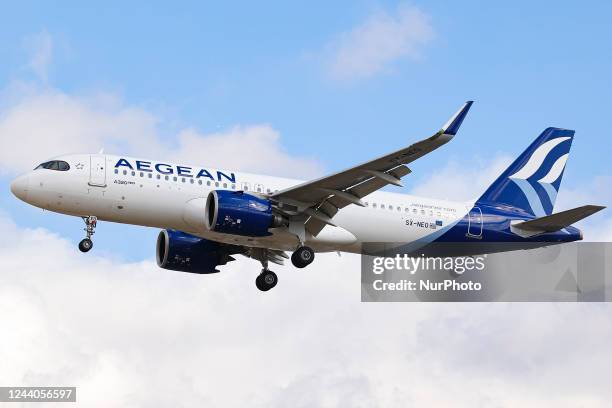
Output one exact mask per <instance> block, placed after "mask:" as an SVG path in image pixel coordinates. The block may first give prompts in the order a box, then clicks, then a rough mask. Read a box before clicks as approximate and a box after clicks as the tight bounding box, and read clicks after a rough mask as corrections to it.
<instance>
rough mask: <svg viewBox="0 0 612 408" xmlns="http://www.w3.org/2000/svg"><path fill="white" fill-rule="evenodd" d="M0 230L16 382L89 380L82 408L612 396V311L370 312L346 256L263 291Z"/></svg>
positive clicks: (2, 304)
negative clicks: (611, 379)
mask: <svg viewBox="0 0 612 408" xmlns="http://www.w3.org/2000/svg"><path fill="white" fill-rule="evenodd" d="M0 229H2V231H3V234H2V235H0V258H1V259H3V262H2V266H1V267H0V272H1V273H0V315H2V316H3V318H2V324H3V331H2V332H3V335H2V336H0V361H2V365H0V383H2V384H18V385H40V384H46V385H74V386H77V387H78V392H77V398H78V405H79V406H87V407H98V406H99V407H115V406H133V407H145V406H146V407H155V406H168V405H172V406H194V405H206V406H223V407H242V406H245V405H248V406H254V407H264V406H265V407H269V406H272V407H284V406H287V405H291V406H295V407H312V406H317V407H343V406H355V407H375V406H380V407H405V406H412V405H429V406H448V405H453V406H458V407H468V406H469V407H472V406H490V405H496V406H516V405H521V406H528V407H529V406H542V405H549V404H550V403H555V405H558V406H568V407H569V406H576V405H593V406H605V404H606V401H608V400H609V399H610V398H612V393H611V391H610V389H609V387H608V383H607V382H606V378H607V376H606V373H607V371H608V367H607V366H606V361H609V360H610V358H612V351H611V350H610V348H609V347H608V343H609V341H608V339H609V338H610V337H611V336H612V326H610V325H609V324H607V322H608V320H609V319H608V316H609V313H610V310H609V309H610V308H609V305H608V304H567V305H556V304H532V303H527V304H506V303H500V304H482V305H481V304H458V305H453V306H452V307H449V305H448V304H423V303H410V304H407V303H400V304H394V303H387V304H368V303H361V302H360V301H359V299H360V294H359V291H360V279H359V265H360V261H359V257H358V256H354V255H343V256H342V258H339V257H337V256H336V255H334V254H317V260H316V261H315V263H314V264H313V265H311V266H310V267H309V268H308V269H306V270H296V269H294V268H291V267H276V268H275V270H276V271H277V273H278V274H279V278H280V280H279V285H278V286H277V287H276V288H275V289H274V290H272V291H270V292H267V293H261V292H259V291H257V290H256V289H255V287H254V282H253V281H254V278H255V276H256V274H257V273H258V270H259V268H258V265H257V263H256V262H254V261H251V260H246V259H242V258H241V260H239V261H237V262H233V263H230V264H228V265H227V266H225V267H223V271H222V272H221V273H219V274H214V275H204V276H201V275H192V274H185V273H178V272H172V271H166V270H161V269H159V268H157V267H156V266H155V265H154V263H153V262H151V261H149V260H145V261H142V262H133V263H123V262H119V261H113V260H109V259H107V258H103V257H99V256H97V255H96V253H95V252H92V253H89V254H81V253H79V252H78V251H77V250H76V249H75V248H74V245H72V244H71V243H69V242H67V241H66V240H64V239H63V238H61V237H59V236H57V235H55V234H52V233H50V232H48V231H46V230H44V229H22V228H19V227H17V226H16V225H15V224H14V223H13V222H12V221H11V220H10V219H9V218H7V217H6V216H0ZM25 260H27V262H24V261H25ZM516 333H521V338H520V339H519V338H517V337H516ZM483 384H486V386H483ZM550 389H555V390H557V391H556V393H555V395H551V394H550V392H548V390H550Z"/></svg>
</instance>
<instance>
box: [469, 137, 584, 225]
mask: <svg viewBox="0 0 612 408" xmlns="http://www.w3.org/2000/svg"><path fill="white" fill-rule="evenodd" d="M573 139H574V131H573V130H567V129H558V128H548V129H546V130H544V131H543V132H542V133H541V134H540V136H538V138H537V139H536V140H535V141H534V142H533V143H531V145H530V146H529V147H528V148H527V149H526V150H525V151H524V152H523V153H522V154H521V155H520V156H519V157H518V158H517V159H516V160H515V161H514V162H513V163H512V164H511V165H510V166H509V167H508V168H507V169H506V170H505V171H504V172H503V173H502V174H501V176H499V178H498V179H497V180H495V182H493V184H491V186H489V188H488V189H487V190H486V191H485V192H484V194H483V195H482V196H481V197H480V198H479V199H478V201H477V203H483V204H497V203H499V204H506V205H510V206H513V207H516V208H519V209H522V210H524V211H525V212H527V213H528V214H531V215H533V216H535V217H543V216H545V215H550V214H552V211H553V207H554V206H555V200H556V198H557V192H558V191H559V186H560V185H561V179H562V178H563V171H564V170H565V163H566V161H567V158H568V157H569V151H570V148H571V146H572V140H573Z"/></svg>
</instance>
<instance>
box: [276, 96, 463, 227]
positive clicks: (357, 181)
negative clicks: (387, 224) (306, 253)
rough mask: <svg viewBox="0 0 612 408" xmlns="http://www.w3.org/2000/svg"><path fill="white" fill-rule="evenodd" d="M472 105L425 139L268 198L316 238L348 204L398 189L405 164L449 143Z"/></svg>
mask: <svg viewBox="0 0 612 408" xmlns="http://www.w3.org/2000/svg"><path fill="white" fill-rule="evenodd" d="M472 103H473V102H472V101H468V102H466V103H465V104H464V105H463V106H462V107H461V109H459V110H458V111H457V113H455V114H454V115H453V116H452V117H451V118H450V119H449V120H448V122H446V124H445V125H444V126H442V128H441V129H440V130H439V131H438V132H436V133H435V134H434V135H433V136H431V137H429V138H427V139H424V140H421V141H419V142H416V143H414V144H412V145H410V146H408V147H405V148H403V149H400V150H398V151H395V152H393V153H390V154H387V155H385V156H382V157H379V158H377V159H374V160H371V161H368V162H366V163H363V164H360V165H358V166H355V167H352V168H350V169H347V170H344V171H341V172H339V173H335V174H332V175H330V176H326V177H322V178H319V179H317V180H313V181H309V182H306V183H303V184H300V185H297V186H294V187H291V188H288V189H285V190H281V191H279V192H277V193H275V194H273V195H271V197H270V198H271V199H272V200H276V201H278V202H279V203H280V204H281V206H280V208H281V209H283V207H284V208H286V209H287V211H288V212H292V213H293V214H302V215H304V216H305V223H306V230H307V231H308V232H310V233H311V234H312V235H317V234H318V233H319V232H320V231H321V230H322V229H323V227H324V226H325V225H326V224H329V225H334V223H333V220H332V218H333V217H334V215H336V213H337V212H338V210H340V209H341V208H344V207H346V206H347V205H350V204H356V205H360V206H363V205H364V204H363V202H362V201H361V198H363V197H365V196H367V195H368V194H370V193H372V192H374V191H376V190H379V189H381V188H382V187H384V186H386V185H388V184H393V185H397V186H401V182H400V179H401V178H402V177H403V176H405V175H407V174H409V173H410V172H411V170H410V169H409V168H408V167H407V166H406V164H408V163H411V162H413V161H415V160H416V159H418V158H419V157H422V156H424V155H426V154H427V153H430V152H432V151H434V150H435V149H437V148H438V147H440V146H442V145H443V144H445V143H447V142H448V141H449V140H451V139H452V138H453V137H454V136H455V134H456V133H457V131H458V130H459V127H460V126H461V123H462V122H463V119H465V116H466V115H467V113H468V110H469V109H470V107H471V106H472Z"/></svg>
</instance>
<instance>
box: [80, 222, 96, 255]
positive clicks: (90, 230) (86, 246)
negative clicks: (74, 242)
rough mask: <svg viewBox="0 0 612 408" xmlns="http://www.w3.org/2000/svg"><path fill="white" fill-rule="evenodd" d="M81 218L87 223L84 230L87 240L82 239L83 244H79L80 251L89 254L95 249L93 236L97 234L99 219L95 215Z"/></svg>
mask: <svg viewBox="0 0 612 408" xmlns="http://www.w3.org/2000/svg"><path fill="white" fill-rule="evenodd" d="M81 218H83V221H85V229H84V230H85V233H86V235H87V236H86V238H84V239H82V240H81V242H79V250H80V251H81V252H88V251H89V250H90V249H91V248H93V241H92V240H91V236H92V235H93V234H95V233H96V224H97V223H98V219H97V218H96V217H95V216H94V215H90V216H88V217H81Z"/></svg>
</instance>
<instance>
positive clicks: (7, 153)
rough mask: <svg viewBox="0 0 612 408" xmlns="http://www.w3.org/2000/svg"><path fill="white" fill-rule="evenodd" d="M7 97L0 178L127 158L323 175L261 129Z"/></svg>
mask: <svg viewBox="0 0 612 408" xmlns="http://www.w3.org/2000/svg"><path fill="white" fill-rule="evenodd" d="M17 93H18V95H11V97H10V98H8V97H7V99H9V101H8V102H5V103H4V104H3V106H4V108H3V109H2V111H0V172H1V173H5V174H15V173H17V172H20V171H26V170H28V169H31V168H32V167H33V166H34V165H36V164H37V163H38V162H41V161H43V160H45V159H48V158H49V157H53V156H56V155H61V154H66V153H76V152H79V153H83V152H97V151H99V150H100V149H101V148H104V149H105V151H106V152H107V153H116V154H132V155H137V156H140V157H150V158H152V159H164V160H167V159H170V158H171V159H174V160H176V161H179V162H183V163H185V164H194V165H207V166H218V167H221V168H223V167H227V166H230V167H232V168H235V169H237V170H242V171H251V172H260V173H274V174H276V175H278V176H286V177H291V176H300V177H312V176H315V175H318V174H320V173H321V172H322V165H321V164H320V163H319V162H318V161H317V160H316V159H313V158H308V157H294V156H290V155H289V154H288V153H287V152H286V151H285V150H284V149H283V148H282V146H281V143H280V134H279V133H278V132H277V131H276V130H275V129H273V128H272V127H271V126H270V125H267V124H255V125H243V126H240V125H237V126H234V127H231V128H229V129H228V130H226V131H222V132H216V133H212V134H203V133H201V132H198V131H197V130H195V129H184V130H181V131H179V132H178V134H177V135H165V134H163V133H162V132H161V131H160V130H159V126H158V124H159V122H160V121H161V120H162V119H160V118H158V117H156V116H155V115H154V114H153V113H151V112H148V111H146V110H145V109H142V108H140V107H137V106H130V105H126V104H124V103H123V102H122V101H121V100H120V99H119V98H117V97H116V96H114V95H112V94H107V93H99V94H95V95H90V96H83V97H77V96H72V95H68V94H66V93H63V92H61V91H59V90H55V89H44V90H41V89H36V88H35V87H34V88H33V89H27V90H26V91H18V92H17Z"/></svg>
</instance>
